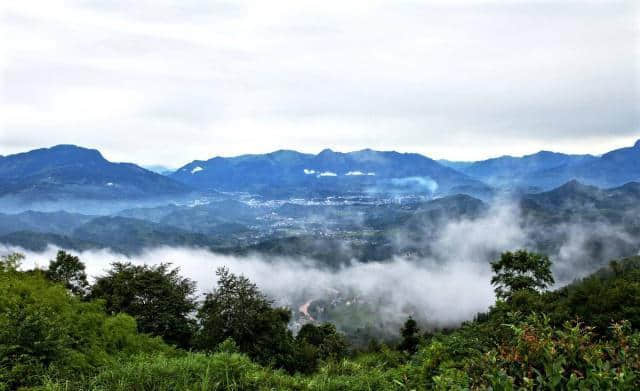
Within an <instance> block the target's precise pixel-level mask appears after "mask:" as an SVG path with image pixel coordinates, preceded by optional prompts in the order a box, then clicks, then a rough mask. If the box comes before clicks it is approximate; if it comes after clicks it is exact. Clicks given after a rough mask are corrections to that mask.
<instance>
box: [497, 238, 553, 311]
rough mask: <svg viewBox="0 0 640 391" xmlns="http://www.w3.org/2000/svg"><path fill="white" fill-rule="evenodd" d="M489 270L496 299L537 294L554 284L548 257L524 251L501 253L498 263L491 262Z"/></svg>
mask: <svg viewBox="0 0 640 391" xmlns="http://www.w3.org/2000/svg"><path fill="white" fill-rule="evenodd" d="M491 269H492V270H493V274H494V275H493V277H492V278H491V285H494V286H495V287H496V288H495V292H496V296H497V297H498V299H504V300H509V299H511V297H512V296H513V294H514V293H516V292H522V291H529V292H537V291H539V290H543V289H545V288H547V287H548V286H549V285H551V284H553V283H554V279H553V274H552V273H551V261H550V260H549V257H547V256H546V255H542V254H538V253H533V252H528V251H525V250H518V251H516V252H510V251H507V252H504V253H502V255H500V259H499V260H498V261H495V262H491Z"/></svg>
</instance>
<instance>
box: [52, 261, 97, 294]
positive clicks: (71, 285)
mask: <svg viewBox="0 0 640 391" xmlns="http://www.w3.org/2000/svg"><path fill="white" fill-rule="evenodd" d="M45 275H46V276H47V278H48V279H49V280H51V281H53V282H58V283H62V284H64V286H65V287H66V288H67V289H69V290H70V291H71V292H73V293H74V294H76V295H79V296H83V295H84V294H86V293H87V288H88V286H89V283H88V282H87V274H86V273H85V265H84V263H82V262H80V259H79V258H78V257H76V256H73V255H71V254H67V253H66V252H64V251H62V250H60V251H58V254H57V255H56V259H55V261H54V260H52V261H50V262H49V268H48V269H47V271H46V272H45Z"/></svg>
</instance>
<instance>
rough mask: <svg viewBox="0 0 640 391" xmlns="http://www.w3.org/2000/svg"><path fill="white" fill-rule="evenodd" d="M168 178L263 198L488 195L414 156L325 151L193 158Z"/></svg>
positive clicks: (466, 179)
mask: <svg viewBox="0 0 640 391" xmlns="http://www.w3.org/2000/svg"><path fill="white" fill-rule="evenodd" d="M171 178H173V179H176V180H178V181H181V182H183V183H186V184H188V185H190V186H193V187H196V188H199V189H207V190H210V189H217V190H223V191H247V192H253V193H258V194H262V195H265V196H316V195H317V196H322V195H347V194H363V193H384V194H393V195H407V194H411V195H416V194H429V195H432V194H449V193H454V192H470V193H480V194H481V193H484V194H485V195H486V194H487V193H489V189H488V187H487V186H486V185H484V184H483V183H481V182H480V181H477V180H474V179H472V178H469V177H468V176H466V175H464V174H462V173H459V172H458V171H456V170H453V169H451V168H448V167H444V166H442V165H441V164H439V163H437V162H436V161H434V160H432V159H429V158H427V157H424V156H422V155H418V154H409V153H398V152H380V151H373V150H369V149H366V150H362V151H357V152H350V153H340V152H334V151H332V150H329V149H325V150H323V151H322V152H320V153H319V154H317V155H310V154H303V153H299V152H295V151H285V150H282V151H276V152H272V153H268V154H264V155H243V156H238V157H233V158H221V157H216V158H213V159H210V160H207V161H194V162H192V163H189V164H187V165H186V166H184V167H182V168H180V169H179V170H177V171H176V172H174V173H173V174H172V175H171Z"/></svg>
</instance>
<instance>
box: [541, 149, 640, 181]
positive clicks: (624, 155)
mask: <svg viewBox="0 0 640 391" xmlns="http://www.w3.org/2000/svg"><path fill="white" fill-rule="evenodd" d="M539 175H545V176H547V177H549V178H553V179H554V180H555V181H556V183H558V182H562V181H566V180H569V179H577V180H579V181H581V182H584V183H586V184H590V185H594V186H598V187H614V186H621V185H623V184H625V183H627V182H637V181H640V140H638V141H637V142H636V143H635V144H634V145H633V146H632V147H627V148H620V149H616V150H613V151H611V152H608V153H605V154H604V155H602V156H601V157H600V158H597V159H593V160H589V161H584V162H582V163H580V164H576V165H568V166H563V167H558V168H555V169H551V170H547V171H545V172H542V173H539Z"/></svg>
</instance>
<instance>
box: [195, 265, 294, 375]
mask: <svg viewBox="0 0 640 391" xmlns="http://www.w3.org/2000/svg"><path fill="white" fill-rule="evenodd" d="M216 275H217V276H218V286H217V288H215V289H214V290H213V291H212V292H211V293H209V294H207V296H206V298H205V300H204V303H203V304H202V306H201V307H200V309H199V311H198V314H197V319H198V323H199V325H200V330H199V334H198V345H199V346H200V347H201V348H203V349H206V350H213V349H215V347H216V346H217V345H218V344H220V343H221V342H223V341H224V340H226V339H227V338H232V339H233V340H234V341H235V343H236V344H237V345H238V348H239V349H240V351H241V352H243V353H247V354H248V355H249V356H250V357H252V358H253V359H255V360H256V361H258V362H260V363H263V364H275V365H278V366H281V367H286V368H289V364H290V361H291V354H292V351H293V336H292V335H291V332H290V331H289V329H288V328H287V325H288V323H289V321H290V320H291V312H290V311H289V310H287V309H284V308H272V306H271V305H272V302H271V301H270V300H269V299H268V298H267V297H266V296H265V295H264V294H262V293H261V292H260V290H259V289H258V287H257V286H256V285H255V284H253V283H252V282H251V281H249V280H248V279H247V278H246V277H244V276H236V275H234V274H232V273H231V272H229V269H227V268H219V269H218V270H217V271H216Z"/></svg>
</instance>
